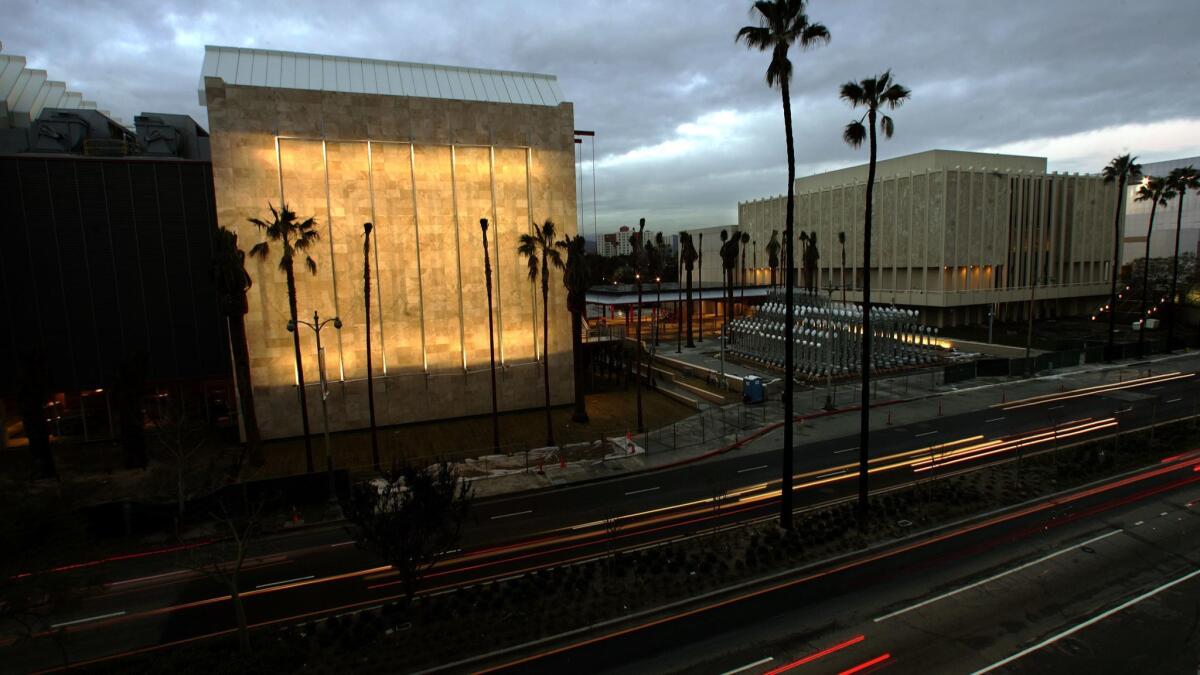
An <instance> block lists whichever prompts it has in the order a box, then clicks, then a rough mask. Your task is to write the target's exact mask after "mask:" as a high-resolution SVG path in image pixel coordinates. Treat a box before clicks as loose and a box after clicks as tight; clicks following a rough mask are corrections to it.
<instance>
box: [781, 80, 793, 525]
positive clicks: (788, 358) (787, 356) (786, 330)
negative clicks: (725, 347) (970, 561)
mask: <svg viewBox="0 0 1200 675" xmlns="http://www.w3.org/2000/svg"><path fill="white" fill-rule="evenodd" d="M779 84H780V87H779V89H780V91H781V92H782V95H783V131H784V135H785V136H786V137H787V160H788V184H787V213H786V214H785V215H784V226H783V238H784V240H785V241H787V242H788V247H787V258H786V259H785V264H786V265H787V271H786V272H784V283H785V284H786V287H785V288H784V291H783V294H784V308H785V310H784V314H785V315H786V316H785V318H784V322H783V354H784V356H783V422H784V423H783V462H782V463H781V466H780V470H781V471H782V479H783V484H782V486H781V490H782V492H781V493H780V506H779V524H780V526H782V527H783V528H784V529H785V530H791V529H792V527H793V524H792V471H793V468H792V467H793V465H794V464H795V461H796V460H795V449H794V448H793V447H792V444H793V443H794V438H793V433H794V430H793V429H792V426H793V422H794V418H795V411H796V402H795V400H794V396H795V392H796V383H795V381H794V375H795V372H794V371H795V361H794V354H793V348H794V347H795V344H793V336H794V331H795V322H794V321H792V307H793V306H794V304H795V296H794V293H793V289H792V286H793V283H792V267H793V266H794V264H795V258H794V253H793V251H792V247H791V241H792V226H793V221H794V219H795V214H793V213H792V211H793V210H794V202H795V195H794V192H795V186H794V184H795V182H796V151H795V149H794V148H793V147H792V98H791V94H790V93H789V92H788V78H787V77H783V78H780V80H779Z"/></svg>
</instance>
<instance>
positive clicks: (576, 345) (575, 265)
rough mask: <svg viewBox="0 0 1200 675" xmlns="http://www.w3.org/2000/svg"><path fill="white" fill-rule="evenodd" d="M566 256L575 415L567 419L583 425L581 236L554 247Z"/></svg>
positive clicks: (583, 260) (584, 276)
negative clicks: (573, 369) (573, 367)
mask: <svg viewBox="0 0 1200 675" xmlns="http://www.w3.org/2000/svg"><path fill="white" fill-rule="evenodd" d="M555 246H557V247H558V248H560V249H562V250H563V251H564V252H566V254H567V262H566V266H565V267H564V269H563V287H565V288H566V289H567V309H568V310H570V312H571V356H572V362H573V363H574V366H575V412H574V413H573V414H572V415H571V419H572V420H573V421H575V422H580V423H583V422H587V421H588V414H587V402H586V400H585V397H584V393H583V373H584V368H583V325H584V313H585V312H587V289H588V286H590V285H591V284H590V283H589V282H590V279H589V276H588V269H587V259H586V250H587V246H586V240H585V239H584V238H583V235H582V234H577V235H575V236H574V237H572V236H570V235H568V236H566V237H565V238H563V239H562V240H561V241H559V242H558V243H556V244H555Z"/></svg>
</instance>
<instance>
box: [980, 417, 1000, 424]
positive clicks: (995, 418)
mask: <svg viewBox="0 0 1200 675" xmlns="http://www.w3.org/2000/svg"><path fill="white" fill-rule="evenodd" d="M1003 419H1004V418H1003V417H993V418H992V419H990V420H984V421H983V423H984V424H988V423H990V422H1000V421H1002V420H1003Z"/></svg>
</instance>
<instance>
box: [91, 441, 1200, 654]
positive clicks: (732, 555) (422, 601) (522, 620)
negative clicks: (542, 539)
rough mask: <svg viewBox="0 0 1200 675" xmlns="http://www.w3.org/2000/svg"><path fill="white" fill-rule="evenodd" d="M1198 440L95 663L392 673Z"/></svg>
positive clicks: (1010, 471)
mask: <svg viewBox="0 0 1200 675" xmlns="http://www.w3.org/2000/svg"><path fill="white" fill-rule="evenodd" d="M1197 446H1200V428H1198V426H1197V423H1196V418H1191V419H1189V420H1185V421H1180V422H1172V423H1169V424H1162V425H1158V426H1155V427H1149V428H1144V429H1138V430H1133V431H1129V432H1124V433H1121V434H1118V435H1116V436H1113V437H1106V438H1103V439H1098V440H1091V441H1083V442H1079V443H1075V444H1072V445H1064V446H1062V447H1061V448H1058V449H1057V450H1055V449H1054V448H1047V449H1043V450H1039V451H1038V452H1036V453H1029V454H1026V455H1025V456H1023V457H1021V458H1020V460H1019V461H1018V460H1017V458H1016V457H1006V458H1004V459H1002V460H998V461H997V462H996V463H994V464H991V465H988V466H985V467H982V468H979V469H976V470H963V471H961V472H958V473H955V474H953V475H946V476H942V477H936V478H932V479H930V480H928V481H924V482H919V483H915V484H908V485H905V486H900V487H896V488H889V489H887V490H884V491H881V492H880V493H876V494H874V495H872V497H871V517H870V519H869V522H868V524H867V527H866V528H865V529H864V531H861V532H860V531H859V530H858V528H857V527H856V523H855V519H854V511H853V502H852V498H846V499H841V500H838V502H837V503H832V504H826V505H823V506H819V507H813V508H809V509H806V510H804V511H801V512H798V513H797V515H796V517H795V523H796V527H795V529H794V530H793V531H784V530H781V529H780V528H778V527H777V526H776V525H775V523H774V518H771V519H769V520H766V521H762V522H754V523H746V524H739V525H733V526H726V527H723V528H721V529H718V530H716V531H708V532H703V533H700V534H698V535H695V536H693V537H691V538H688V539H685V540H682V541H673V542H668V543H664V544H660V545H655V546H652V547H648V548H643V549H641V550H635V551H629V552H622V551H614V552H613V553H612V554H611V555H607V556H602V557H600V558H597V559H593V560H591V561H586V562H581V563H578V564H573V565H562V566H557V567H553V568H548V569H543V570H538V571H536V572H530V573H526V574H522V575H520V576H517V577H512V578H507V579H504V580H497V581H492V582H486V583H481V584H476V585H473V586H470V587H466V588H462V589H459V590H456V591H453V592H448V593H442V594H439V595H434V596H424V597H418V599H417V600H416V601H415V602H414V603H413V604H412V605H411V606H410V607H407V608H406V607H404V606H402V605H401V604H400V603H397V602H385V603H384V604H382V605H380V606H373V607H371V608H370V609H366V610H363V611H351V612H348V613H345V614H342V615H341V616H337V617H332V618H327V619H324V618H316V619H313V620H311V621H307V622H304V623H301V624H295V625H290V626H281V625H276V626H273V627H271V628H269V629H260V630H258V631H255V632H254V635H253V637H254V644H255V647H254V654H253V655H252V656H250V657H245V660H243V657H239V656H237V655H236V652H235V650H234V645H233V644H232V643H227V642H226V641H225V639H224V638H222V639H214V640H210V641H207V642H202V643H199V644H193V645H191V646H187V647H183V648H178V649H175V650H173V651H168V652H165V653H162V652H158V653H154V654H152V655H151V654H147V655H142V656H138V657H135V658H133V659H126V660H121V661H112V662H107V663H104V664H96V665H95V666H93V667H92V668H93V669H95V670H98V671H104V672H125V671H128V670H130V669H132V670H140V669H156V670H157V669H167V668H169V669H173V670H177V671H179V672H197V673H199V672H210V671H214V670H215V671H220V672H257V671H260V670H261V669H262V668H263V667H264V666H269V667H270V669H272V670H301V669H303V670H305V671H306V672H329V673H334V672H340V671H344V670H345V669H346V668H347V667H350V668H352V669H353V670H354V671H355V672H368V673H370V672H379V673H390V672H395V671H397V670H412V669H418V668H421V667H430V666H436V665H439V664H444V663H447V662H450V661H455V660H457V659H461V658H462V657H463V656H464V655H470V654H482V653H486V652H494V651H495V650H498V649H503V648H504V647H506V646H509V645H521V644H525V643H529V642H531V641H536V640H541V639H546V638H548V637H550V636H554V635H561V634H562V633H564V632H566V631H571V630H580V631H583V630H587V629H589V628H595V627H597V625H598V624H602V623H606V624H611V623H619V622H622V621H624V620H627V619H631V618H633V615H637V614H654V613H656V612H657V611H659V610H661V609H662V608H663V607H664V606H665V605H669V604H691V603H692V602H694V601H695V599H696V598H697V596H700V595H704V594H708V595H723V594H724V593H725V592H726V591H727V590H728V589H730V587H731V586H735V585H747V584H750V585H753V584H755V583H756V580H757V581H762V580H764V578H768V577H774V578H780V577H787V576H789V575H791V574H792V573H793V572H795V571H797V570H798V568H821V567H824V566H827V565H828V564H830V563H831V562H832V560H833V559H836V558H839V557H840V558H846V557H848V556H858V555H860V554H861V552H862V551H863V549H864V547H874V548H886V547H889V546H892V545H894V544H896V543H898V542H899V541H901V540H904V539H907V540H910V541H916V540H921V539H925V538H928V537H930V536H933V535H934V534H935V532H936V531H940V530H944V529H945V528H946V527H947V526H949V525H950V524H952V523H955V522H959V521H962V520H963V519H969V518H971V517H976V518H978V517H979V515H980V514H981V513H983V512H987V511H993V510H995V509H997V508H1001V507H1006V506H1012V505H1015V504H1021V503H1023V502H1025V501H1027V500H1030V499H1040V498H1042V497H1045V496H1047V495H1051V494H1055V493H1057V492H1061V491H1063V490H1067V489H1071V488H1074V487H1078V486H1080V485H1084V484H1087V483H1088V482H1090V481H1094V480H1096V479H1101V478H1107V477H1111V476H1114V475H1117V474H1120V473H1122V472H1124V471H1127V470H1129V469H1134V468H1138V467H1146V466H1147V465H1149V466H1156V465H1159V463H1160V461H1161V460H1163V458H1164V457H1166V458H1167V459H1175V458H1176V457H1177V456H1178V455H1179V454H1180V453H1181V452H1185V451H1188V450H1192V449H1200V448H1198V447H1197ZM914 532H918V533H917V534H913V533H914Z"/></svg>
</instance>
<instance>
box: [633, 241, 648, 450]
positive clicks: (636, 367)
mask: <svg viewBox="0 0 1200 675" xmlns="http://www.w3.org/2000/svg"><path fill="white" fill-rule="evenodd" d="M645 236H646V219H645V218H639V219H638V232H637V238H636V239H633V266H634V273H633V277H634V282H635V283H636V284H637V340H636V341H635V342H634V344H633V348H634V361H633V381H634V384H635V386H636V388H637V431H638V433H639V434H640V433H642V432H644V431H646V425H645V423H644V418H643V417H642V265H643V260H642V258H643V253H642V238H643V237H645Z"/></svg>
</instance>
